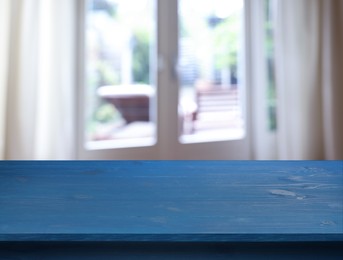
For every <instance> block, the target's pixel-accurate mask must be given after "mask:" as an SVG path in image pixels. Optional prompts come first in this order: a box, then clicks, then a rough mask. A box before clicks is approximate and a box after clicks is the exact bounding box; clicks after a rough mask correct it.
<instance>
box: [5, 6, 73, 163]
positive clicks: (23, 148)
mask: <svg viewBox="0 0 343 260" xmlns="http://www.w3.org/2000/svg"><path fill="white" fill-rule="evenodd" d="M75 2H76V1H71V0H1V8H0V159H17V160H34V159H42V160H45V159H73V158H74V147H75V145H74V144H75V143H74V140H75V138H74V137H73V129H74V125H73V124H74V122H75V120H74V118H73V111H74V109H73V106H74V104H75V102H74V94H73V93H74V89H75V62H74V61H75V51H74V41H75V39H74V38H75V26H74V24H75V6H74V5H75Z"/></svg>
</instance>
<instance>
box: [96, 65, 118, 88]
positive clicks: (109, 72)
mask: <svg viewBox="0 0 343 260" xmlns="http://www.w3.org/2000/svg"><path fill="white" fill-rule="evenodd" d="M97 72H98V80H99V82H98V86H99V87H100V86H105V85H117V84H119V83H120V79H119V75H118V72H117V71H115V70H114V67H113V65H112V64H111V63H109V62H106V61H101V60H99V61H98V64H97Z"/></svg>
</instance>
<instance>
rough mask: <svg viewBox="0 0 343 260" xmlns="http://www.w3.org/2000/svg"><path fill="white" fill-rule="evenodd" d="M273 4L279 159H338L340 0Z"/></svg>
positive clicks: (340, 156) (341, 155)
mask: <svg viewBox="0 0 343 260" xmlns="http://www.w3.org/2000/svg"><path fill="white" fill-rule="evenodd" d="M277 3H278V4H277V6H278V12H277V22H276V73H277V88H278V122H279V125H278V155H279V158H280V159H286V160H321V159H342V158H343V154H342V147H343V143H342V135H341V134H339V132H340V131H341V129H342V119H341V117H340V115H339V112H338V111H343V110H342V109H341V108H342V107H341V104H342V102H337V101H338V100H339V99H342V97H343V96H342V82H343V79H342V73H340V72H339V70H340V67H337V66H338V65H340V64H341V62H342V58H341V54H342V52H341V50H340V47H339V44H340V42H339V39H341V37H342V30H341V28H340V27H341V23H339V19H341V18H340V17H341V16H342V15H343V13H342V8H341V7H342V5H341V2H340V1H339V0H338V1H335V0H330V1H327V0H326V1H323V0H287V1H283V0H279V1H278V2H277ZM333 10H335V12H333ZM339 109H340V110H339Z"/></svg>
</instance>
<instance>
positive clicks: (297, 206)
mask: <svg viewBox="0 0 343 260" xmlns="http://www.w3.org/2000/svg"><path fill="white" fill-rule="evenodd" d="M342 204H343V164H342V161H325V162H324V161H298V162H295V161H294V162H289V161H278V162H274V161H273V162H271V161H270V162H268V161H264V162H255V161H78V162H75V161H73V162H58V161H54V162H50V161H47V162H34V161H30V162H29V161H27V162H9V161H4V162H0V241H181V242H185V241H193V242H194V241H195V242H203V241H214V242H227V241H252V242H253V241H342V240H343V223H342V222H343V205H342Z"/></svg>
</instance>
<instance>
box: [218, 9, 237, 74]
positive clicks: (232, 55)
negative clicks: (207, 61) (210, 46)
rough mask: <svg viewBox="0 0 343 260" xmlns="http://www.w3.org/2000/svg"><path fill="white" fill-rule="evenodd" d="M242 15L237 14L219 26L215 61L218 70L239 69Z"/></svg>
mask: <svg viewBox="0 0 343 260" xmlns="http://www.w3.org/2000/svg"><path fill="white" fill-rule="evenodd" d="M240 17H241V16H240V13H238V12H237V13H235V14H233V15H231V16H230V17H228V18H227V19H225V20H224V21H223V22H221V23H220V24H218V25H217V26H216V28H215V29H214V34H215V36H214V37H215V49H216V50H215V60H216V64H215V65H216V68H217V69H225V68H231V69H234V68H235V67H237V59H238V48H239V38H240Z"/></svg>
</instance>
